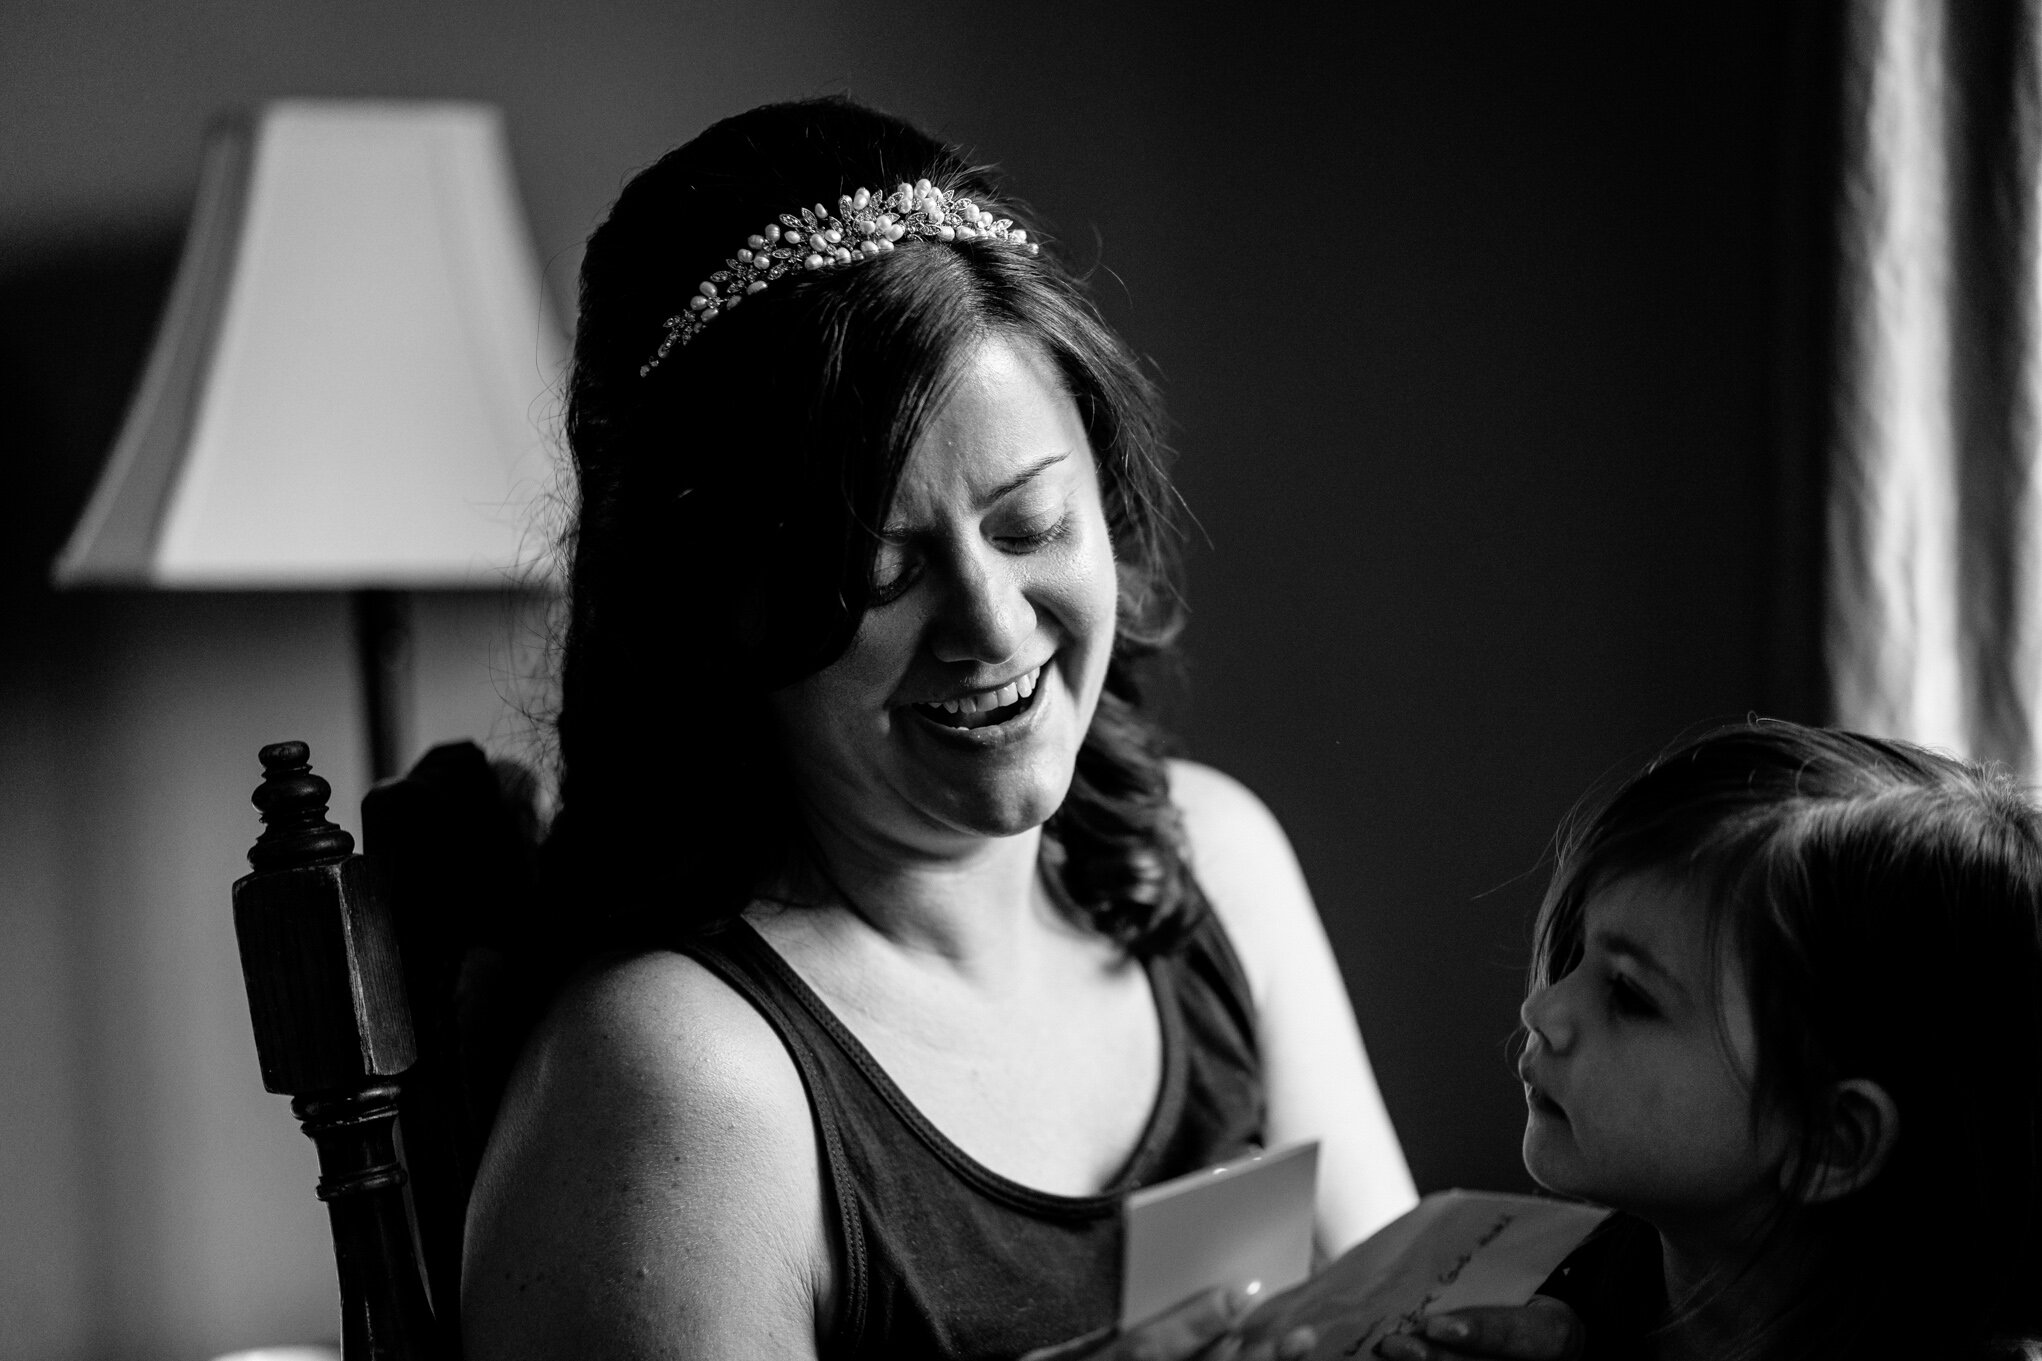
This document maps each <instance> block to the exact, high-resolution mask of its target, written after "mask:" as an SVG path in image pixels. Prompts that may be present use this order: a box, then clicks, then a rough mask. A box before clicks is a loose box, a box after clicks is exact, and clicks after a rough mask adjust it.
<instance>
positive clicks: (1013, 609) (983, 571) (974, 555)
mask: <svg viewBox="0 0 2042 1361" xmlns="http://www.w3.org/2000/svg"><path fill="white" fill-rule="evenodd" d="M949 575H950V577H951V582H950V589H949V590H948V591H946V592H945V593H944V598H943V604H942V609H941V613H940V615H939V616H938V618H937V620H936V628H935V638H934V648H935V652H936V655H937V657H938V658H940V659H941V660H943V661H946V662H1003V661H1005V660H1007V658H1009V657H1011V656H1013V655H1014V654H1015V653H1016V652H1019V651H1020V650H1021V646H1022V644H1024V643H1026V642H1027V641H1028V636H1029V634H1031V633H1032V632H1034V630H1035V607H1034V606H1033V605H1031V604H1029V602H1028V596H1027V594H1026V593H1025V592H1024V591H1023V590H1022V589H1021V581H1020V574H1019V573H1018V572H1017V571H1016V570H1015V568H1014V566H1013V563H1012V562H1011V560H1009V559H1008V558H1007V557H1006V556H1005V555H1004V554H1002V553H1000V551H999V550H998V549H997V548H995V547H993V546H992V545H991V544H984V543H981V544H978V545H975V546H973V547H970V548H967V549H964V550H962V551H960V552H958V553H957V554H956V555H955V560H954V562H953V563H952V564H951V565H950V569H949Z"/></svg>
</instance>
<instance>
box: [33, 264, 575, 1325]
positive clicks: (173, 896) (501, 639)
mask: <svg viewBox="0 0 2042 1361" xmlns="http://www.w3.org/2000/svg"><path fill="white" fill-rule="evenodd" d="M177 245H178V240H177V235H176V233H175V232H174V231H163V230H154V229H141V230H137V231H135V232H132V233H128V234H109V235H104V236H99V237H94V238H91V239H89V240H87V241H84V242H82V243H81V242H79V241H77V240H70V241H67V242H66V243H65V244H64V245H63V246H62V247H60V248H58V247H51V248H47V249H37V248H35V246H34V245H31V246H29V247H27V248H21V247H15V248H12V249H10V250H9V251H8V252H7V256H6V258H7V259H8V260H9V261H10V267H9V268H7V269H6V271H5V272H4V273H0V393H4V399H5V403H6V409H7V410H8V411H9V413H10V415H11V417H12V419H13V422H14V432H15V445H14V447H16V448H18V449H20V450H22V451H23V452H24V454H25V455H26V456H25V457H20V458H17V459H16V460H15V463H14V468H13V473H14V476H15V479H16V480H15V483H14V485H13V486H12V487H10V489H9V492H10V494H9V495H8V496H7V497H5V498H0V508H4V509H0V517H4V519H0V629H4V630H5V643H4V646H5V652H6V655H7V656H8V657H9V659H10V666H9V667H8V668H7V669H6V671H5V672H4V673H0V772H4V775H5V779H4V780H0V866H4V867H5V875H4V881H0V882H4V885H5V886H4V888H0V895H4V896H0V1026H4V1033H5V1034H7V1035H8V1036H9V1037H10V1040H11V1041H12V1042H11V1043H10V1044H9V1045H8V1046H6V1047H5V1048H4V1049H0V1091H4V1092H5V1093H6V1094H7V1099H6V1100H4V1101H0V1156H4V1158H5V1161H6V1163H7V1165H8V1166H10V1167H20V1168H25V1169H28V1170H29V1175H24V1176H9V1177H5V1178H0V1282H4V1286H0V1352H4V1354H6V1355H8V1356H17V1355H18V1356H24V1357H35V1358H39V1359H41V1361H67V1359H68V1358H73V1357H76V1358H84V1357H93V1358H109V1359H112V1358H129V1357H134V1358H142V1357H150V1358H166V1357H167V1358H174V1359H175V1361H188V1359H191V1358H198V1357H204V1356H210V1355H213V1354H215V1353H218V1352H221V1351H226V1350H229V1349H232V1348H236V1347H248V1346H255V1345H261V1344H271V1343H278V1342H290V1341H306V1340H314V1339H318V1338H321V1337H327V1336H331V1335H332V1333H333V1331H334V1329H335V1327H336V1319H337V1308H338V1304H337V1300H336V1298H335V1295H334V1285H333V1279H334V1278H333V1270H332V1261H331V1255H330V1247H329V1245H328V1237H327V1229H326V1224H325V1211H324V1209H323V1208H322V1206H321V1205H320V1203H319V1202H318V1201H317V1200H316V1199H315V1198H314V1197H313V1195H312V1186H313V1183H314V1181H315V1180H316V1177H317V1166H316V1159H315V1157H314V1153H313V1149H312V1146H311V1144H310V1143H309V1142H308V1141H307V1140H305V1139H304V1138H303V1136H302V1135H301V1134H300V1133H299V1132H298V1129H297V1126H296V1123H295V1121H293V1120H292V1118H291V1115H290V1111H289V1106H288V1103H287V1102H286V1101H285V1100H284V1099H283V1098H282V1097H274V1096H270V1095H269V1094H267V1093H265V1092H263V1091H262V1089H261V1086H260V1083H259V1081H258V1078H257V1067H256V1058H255V1049H254V1044H253V1041H252V1039H251V1038H250V1034H249V1028H248V1010H247V1002H246V999H245V996H244V994H243V990H242V982H241V973H240V964H239V960H238V957H237V955H236V950H235V944H234V935H233V923H232V918H231V914H230V912H229V910H228V895H227V889H228V886H229V885H230V884H231V883H232V882H233V880H234V879H236V878H237V877H239V876H240V875H241V874H243V873H245V872H246V869H247V865H246V861H245V860H244V859H243V856H244V853H245V852H246V849H247V847H248V844H249V843H250V842H251V841H252V840H253V839H254V837H255V834H256V832H257V830H258V823H257V820H256V815H255V812H254V810H253V809H252V808H250V807H249V805H248V795H249V792H250V790H252V789H253V788H254V786H255V783H256V780H257V779H258V777H259V775H260V771H259V768H258V766H257V764H256V760H255V752H256V749H257V748H258V747H260V746H261V745H263V744H264V743H267V742H272V741H276V740H279V739H281V738H284V737H295V738H302V739H304V740H306V741H308V742H309V743H310V744H311V746H312V751H313V757H314V761H315V764H316V766H317V768H318V769H319V771H320V773H321V774H323V775H324V776H325V777H326V778H327V779H329V780H330V781H331V782H332V784H333V786H334V807H335V810H336V815H337V816H338V818H339V819H340V820H341V821H342V822H343V823H344V824H347V825H350V826H351V827H354V828H355V829H356V830H359V827H358V823H357V819H356V816H355V810H356V808H357V806H358V804H359V800H360V796H361V792H362V790H363V788H364V787H365V784H366V770H365V765H366V761H365V752H363V751H362V750H361V747H362V736H361V728H360V722H359V718H358V714H357V712H356V704H357V700H356V687H355V683H354V676H353V672H352V665H353V662H352V657H351V653H350V645H349V638H350V634H349V628H348V618H347V612H346V602H345V600H344V599H343V598H342V597H341V596H339V595H337V594H301V593H284V592H274V593H271V592H251V593H237V594H226V593H214V592H159V593H147V592H132V591H109V592H78V593H65V594H58V593H56V592H53V591H52V590H51V589H50V587H49V585H48V571H49V564H50V561H51V560H52V558H53V557H54V556H55V554H56V552H57V550H58V548H59V547H60V545H61V543H62V541H63V539H64V537H65V535H66V534H67V533H68V532H69V529H70V526H71V524H72V523H73V521H74V520H75V519H76V517H77V515H78V513H79V512H80V510H81V509H82V507H83V504H84V501H85V498H86V497H87V495H88V494H89V492H90V488H91V482H92V479H93V478H94V476H95V475H96V473H97V471H98V469H99V467H100V465H101V463H102V462H103V461H104V457H105V452H106V450H107V449H108V448H109V447H110V446H111V444H112V441H113V437H114V434H115V433H116V428H117V426H118V423H119V421H120V418H121V416H122V414H123V412H124V410H125V406H126V402H127V399H128V396H129V393H130V392H131V390H132V387H133V384H134V383H135V381H136V379H137V377H138V374H139V368H140V365H141V362H142V358H143V356H144V354H145V352H146V349H147V346H148V342H149V340H150V338H151V335H152V334H153V328H154V325H155V320H156V315H157V312H158V310H159V309H160V307H161V303H162V299H163V297H164V295H165V292H166V290H167V288H168V285H169V281H170V277H171V273H172V270H173V267H174V264H175V253H176V247H177ZM515 609H516V606H515V605H514V604H513V602H509V601H506V600H504V599H503V598H500V597H496V596H489V595H475V596H461V595H452V594H447V595H437V594H435V595H426V596H422V597H420V598H418V599H417V600H416V601H415V611H414V618H415V628H416V648H417V656H416V658H415V680H416V689H415V694H414V700H413V713H412V730H413V731H414V732H415V733H416V734H417V735H418V737H419V739H420V741H421V742H432V741H441V740H448V739H450V738H453V737H459V736H472V737H475V738H477V739H480V740H485V741H488V740H493V741H494V742H496V743H498V744H505V743H508V744H511V745H515V744H516V743H517V741H518V739H519V738H520V736H521V733H520V725H521V720H520V718H519V717H518V715H517V714H516V713H515V712H513V709H512V707H511V703H510V701H508V700H507V696H510V695H513V694H515V693H517V692H519V690H520V686H519V683H518V682H519V678H520V676H521V675H523V674H526V670H525V668H526V667H527V666H528V665H529V659H523V660H521V661H519V662H518V663H517V664H515V665H514V664H513V663H512V662H511V661H510V659H509V658H508V655H507V654H508V649H509V647H510V644H511V642H512V640H529V639H531V638H533V637H536V629H535V628H534V627H533V625H532V624H531V622H530V621H528V620H524V619H522V618H521V617H519V616H517V615H516V614H515V613H514V611H515Z"/></svg>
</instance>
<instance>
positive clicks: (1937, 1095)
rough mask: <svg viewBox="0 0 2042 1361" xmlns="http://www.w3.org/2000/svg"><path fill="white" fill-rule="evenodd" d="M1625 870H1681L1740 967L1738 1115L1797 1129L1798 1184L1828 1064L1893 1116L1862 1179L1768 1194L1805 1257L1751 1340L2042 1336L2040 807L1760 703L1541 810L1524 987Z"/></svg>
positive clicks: (1815, 1142)
mask: <svg viewBox="0 0 2042 1361" xmlns="http://www.w3.org/2000/svg"><path fill="white" fill-rule="evenodd" d="M1645 872H1651V873H1661V874H1666V875H1670V876H1672V877H1674V878H1675V879H1677V880H1678V881H1680V882H1682V883H1685V884H1690V885H1693V886H1695V887H1697V888H1698V889H1699V890H1700V891H1701V896H1702V897H1703V899H1704V900H1705V901H1706V902H1707V903H1708V904H1709V910H1710V913H1711V917H1710V921H1709V938H1710V940H1711V942H1712V944H1722V945H1724V946H1726V947H1727V953H1728V955H1729V957H1731V958H1734V959H1736V960H1738V961H1739V962H1740V964H1741V966H1742V967H1743V969H1744V970H1745V971H1746V972H1745V978H1746V983H1747V991H1748V992H1749V994H1750V997H1751V999H1752V1006H1753V1013H1754V1020H1755V1023H1756V1030H1757V1037H1758V1058H1757V1071H1756V1073H1755V1075H1754V1091H1753V1097H1754V1105H1753V1109H1754V1113H1755V1115H1762V1114H1764V1113H1766V1112H1768V1111H1771V1112H1778V1113H1782V1114H1784V1115H1786V1116H1787V1117H1788V1119H1789V1121H1790V1127H1791V1128H1793V1129H1795V1130H1796V1131H1798V1140H1799V1147H1798V1149H1797V1150H1796V1152H1797V1154H1798V1157H1797V1158H1796V1160H1795V1161H1796V1165H1797V1166H1798V1168H1799V1169H1800V1170H1801V1172H1802V1173H1803V1176H1804V1181H1803V1185H1802V1187H1800V1188H1796V1189H1802V1190H1805V1189H1806V1184H1807V1183H1806V1180H1805V1179H1806V1178H1807V1177H1810V1176H1812V1175H1814V1171H1815V1168H1816V1165H1817V1163H1818V1162H1819V1161H1820V1158H1821V1155H1822V1154H1823V1153H1824V1152H1825V1144H1826V1141H1827V1136H1828V1133H1829V1120H1828V1119H1827V1110H1828V1108H1827V1102H1826V1098H1827V1096H1828V1094H1829V1092H1830V1091H1831V1090H1832V1089H1833V1087H1834V1085H1835V1084H1836V1083H1837V1082H1839V1081H1842V1080H1845V1079H1850V1078H1868V1079H1871V1080H1872V1081H1875V1082H1877V1083H1878V1084H1879V1085H1880V1086H1881V1087H1883V1088H1884V1089H1885V1091H1886V1092H1887V1093H1888V1095H1890V1096H1891V1097H1892V1099H1893V1101H1894V1103H1895V1104H1896V1105H1897V1106H1898V1108H1899V1111H1900V1122H1899V1123H1900V1133H1899V1139H1898V1142H1897V1144H1896V1146H1895V1148H1894V1151H1893V1153H1892V1155H1891V1157H1890V1158H1889V1160H1888V1162H1887V1164H1886V1166H1885V1168H1884V1170H1883V1171H1882V1172H1881V1174H1880V1175H1879V1176H1878V1177H1877V1178H1876V1179H1875V1180H1874V1181H1873V1182H1872V1183H1871V1184H1870V1185H1869V1186H1866V1187H1863V1188H1861V1189H1859V1190H1858V1191H1856V1192H1854V1193H1852V1194H1850V1195H1847V1196H1844V1197H1843V1198H1841V1199H1839V1200H1836V1201H1831V1202H1824V1203H1820V1204H1815V1205H1811V1206H1807V1207H1806V1208H1805V1209H1804V1210H1799V1211H1797V1210H1794V1209H1792V1208H1789V1209H1787V1210H1785V1211H1784V1214H1785V1215H1789V1216H1791V1215H1799V1216H1802V1218H1801V1220H1800V1223H1801V1224H1802V1225H1804V1226H1805V1227H1807V1228H1808V1229H1810V1230H1812V1231H1813V1233H1814V1234H1815V1235H1816V1242H1817V1243H1818V1244H1819V1245H1820V1251H1821V1253H1822V1256H1823V1264H1822V1265H1821V1267H1819V1268H1818V1276H1817V1280H1816V1281H1815V1282H1814V1284H1813V1287H1812V1288H1811V1289H1810V1290H1809V1291H1807V1292H1806V1293H1805V1294H1804V1296H1803V1297H1802V1299H1801V1300H1800V1301H1799V1302H1798V1304H1797V1305H1796V1306H1795V1307H1794V1309H1793V1310H1792V1311H1791V1313H1790V1314H1789V1315H1788V1316H1787V1317H1785V1318H1782V1319H1780V1320H1778V1321H1777V1323H1776V1325H1775V1326H1774V1327H1773V1328H1772V1329H1771V1330H1769V1332H1768V1334H1767V1335H1766V1336H1765V1337H1763V1338H1760V1339H1755V1342H1756V1343H1757V1346H1756V1347H1755V1349H1754V1350H1755V1351H1756V1352H1759V1353H1762V1354H1766V1355H1774V1354H1777V1355H1791V1356H1795V1357H1818V1356H1819V1357H1832V1356H1834V1357H1843V1356H1850V1357H1858V1356H1875V1355H1876V1356H1886V1355H1895V1356H1900V1355H1906V1356H1946V1355H1947V1356H1982V1355H1992V1354H1999V1353H1997V1352H1996V1351H1993V1350H1991V1345H1992V1344H1991V1339H1994V1338H2000V1339H2004V1338H2016V1337H2042V817H2038V815H2037V811H2036V808H2035V806H2034V805H2033V804H2032V803H2031V802H2030V801H2029V799H2028V798H2027V797H2026V795H2025V794H2024V793H2023V791H2022V790H2021V789H2020V788H2019V787H2018V786H2017V785H2016V784H2015V782H2014V781H2013V780H2012V778H2011V777H2010V776H2008V775H2007V774H2006V773H2005V772H2004V771H2002V770H1999V769H1996V768H1992V767H1986V766H1979V765H1974V764H1971V763H1969V762H1964V761H1959V760H1955V759H1952V758H1950V757H1948V756H1944V755H1940V754H1938V753H1935V752H1931V751H1928V750H1925V749H1923V748H1921V747H1918V746H1913V745H1911V744H1909V743H1906V742H1899V741H1893V740H1888V739H1881V738H1876V737H1866V736H1862V735H1859V734H1857V733H1850V732H1841V731H1836V730H1830V729H1816V728H1806V727H1801V726H1798V725H1795V724H1791V723H1783V722H1775V721H1767V720H1752V721H1750V722H1747V723H1743V724H1739V725H1736V726H1732V727H1725V728H1721V729H1718V730H1715V731H1713V732H1709V733H1707V734H1704V735H1702V736H1700V737H1696V738H1693V739H1691V740H1688V741H1686V742H1683V743H1681V744H1680V745H1678V746H1676V747H1674V748H1672V749H1671V750H1669V751H1667V752H1666V753H1665V754H1664V755H1662V756H1660V757H1659V758H1658V759H1657V760H1655V761H1653V762H1652V763H1651V765H1650V766H1649V767H1647V768H1646V770H1645V771H1644V772H1643V773H1642V774H1639V775H1637V776H1636V777H1634V778H1633V779H1631V780H1629V781H1628V782H1626V783H1625V784H1624V785H1623V786H1622V787H1621V788H1619V789H1617V790H1616V791H1615V793H1614V794H1612V795H1610V796H1609V797H1607V798H1606V799H1603V800H1601V801H1599V802H1594V803H1589V804H1586V805H1584V806H1583V807H1582V808H1581V809H1578V810H1577V812H1576V813H1575V814H1574V815H1573V816H1571V817H1570V819H1569V823H1568V825H1566V826H1565V827H1563V828H1562V832H1561V835H1560V838H1559V841H1558V845H1557V851H1556V864H1555V869H1554V874H1553V880H1552V884H1551V886H1550V888H1549V889H1548V890H1547V893H1546V897H1545V901H1544V903H1543V905H1542V907H1541V909H1540V912H1539V918H1538V925H1537V933H1536V945H1535V949H1534V955H1533V964H1532V970H1531V983H1532V986H1533V987H1534V988H1536V987H1539V986H1542V985H1544V984H1545V983H1546V982H1548V981H1550V980H1555V979H1558V978H1561V977H1564V976H1565V975H1566V974H1567V973H1568V972H1570V971H1571V970H1572V969H1573V968H1574V967H1575V966H1576V965H1577V964H1578V963H1579V962H1580V960H1581V958H1582V953H1583V941H1582V933H1583V914H1584V909H1585V905H1586V903H1587V900H1588V898H1589V897H1590V895H1591V894H1592V893H1593V892H1594V891H1595V890H1596V889H1597V888H1598V887H1599V886H1600V885H1602V884H1605V883H1608V882H1609V881H1610V880H1612V879H1614V878H1619V877H1622V876H1625V875H1628V874H1634V873H1645ZM1716 957H1717V958H1719V959H1720V958H1723V957H1724V955H1723V954H1722V953H1719V954H1717V956H1716ZM1788 1199H1789V1201H1790V1202H1793V1201H1798V1199H1799V1197H1798V1196H1790V1197H1789V1198H1788ZM1785 1230H1786V1223H1785V1220H1784V1219H1782V1220H1780V1221H1777V1222H1776V1223H1775V1224H1774V1225H1773V1226H1772V1228H1771V1230H1770V1232H1771V1233H1773V1234H1775V1235H1777V1234H1780V1233H1783V1232H1785ZM1910 1311H1912V1312H1910Z"/></svg>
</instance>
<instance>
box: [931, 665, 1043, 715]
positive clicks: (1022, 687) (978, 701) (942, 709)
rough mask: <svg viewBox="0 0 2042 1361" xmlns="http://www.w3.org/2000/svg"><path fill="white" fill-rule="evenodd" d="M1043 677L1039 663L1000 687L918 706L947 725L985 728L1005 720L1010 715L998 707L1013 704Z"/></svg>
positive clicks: (1005, 707)
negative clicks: (1001, 711)
mask: <svg viewBox="0 0 2042 1361" xmlns="http://www.w3.org/2000/svg"><path fill="white" fill-rule="evenodd" d="M1041 677H1042V668H1041V667H1039V666H1038V667H1036V668H1035V669H1034V670H1033V671H1030V672H1029V673H1028V674H1027V675H1025V676H1018V677H1016V678H1015V679H1013V680H1010V681H1008V682H1007V683H1006V684H1005V685H1002V686H1000V687H999V688H998V689H995V690H980V691H978V692H977V693H975V694H969V695H965V696H963V697H961V698H958V699H944V700H937V701H935V702H933V703H928V704H918V705H916V706H915V707H916V708H918V709H920V710H922V712H924V713H926V714H928V715H929V716H930V717H931V718H933V719H935V720H936V721H937V722H938V723H941V724H943V725H944V726H946V727H951V728H983V727H987V726H990V725H991V724H993V723H1003V722H1005V721H1006V720H1007V719H1008V718H1009V717H1011V715H1008V714H1002V713H1000V712H999V711H1000V710H1003V709H1009V708H1012V707H1013V706H1014V705H1017V704H1019V703H1020V702H1021V701H1022V700H1024V699H1027V698H1029V697H1030V696H1031V695H1033V694H1034V693H1035V683H1036V681H1038V680H1039V679H1041Z"/></svg>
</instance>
